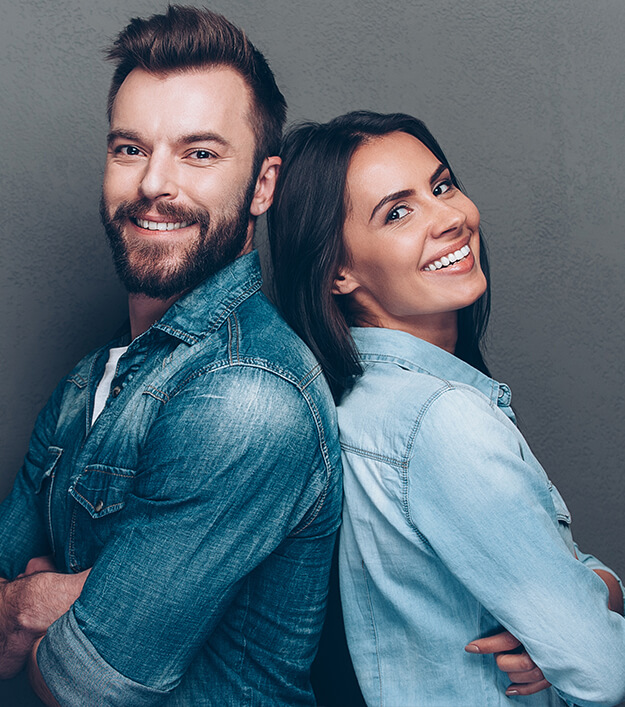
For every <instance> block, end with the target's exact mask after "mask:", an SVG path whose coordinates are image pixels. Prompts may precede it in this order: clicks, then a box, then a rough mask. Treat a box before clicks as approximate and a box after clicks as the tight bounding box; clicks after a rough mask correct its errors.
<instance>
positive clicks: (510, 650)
mask: <svg viewBox="0 0 625 707" xmlns="http://www.w3.org/2000/svg"><path fill="white" fill-rule="evenodd" d="M464 649H465V651H467V653H480V654H481V655H486V654H490V653H493V654H495V660H496V661H497V667H498V668H499V669H500V670H502V671H503V672H504V673H508V678H509V679H510V682H511V683H512V684H511V685H510V686H509V687H508V689H507V690H506V695H509V696H514V695H533V694H534V693H535V692H540V691H541V690H544V689H545V688H547V687H549V686H550V685H551V683H550V682H548V681H547V680H545V676H544V675H543V673H542V670H541V669H540V668H539V667H538V666H537V665H536V663H534V661H533V660H532V659H531V658H530V657H529V655H528V654H527V652H526V651H525V649H524V648H523V646H522V645H521V643H520V642H519V641H518V640H517V639H516V638H515V637H514V636H513V635H512V634H511V633H510V632H509V631H503V632H502V633H497V634H495V635H494V636H489V637H488V638H480V639H479V640H476V641H471V643H469V645H467V646H465V648H464Z"/></svg>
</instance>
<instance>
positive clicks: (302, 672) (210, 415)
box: [0, 7, 341, 707]
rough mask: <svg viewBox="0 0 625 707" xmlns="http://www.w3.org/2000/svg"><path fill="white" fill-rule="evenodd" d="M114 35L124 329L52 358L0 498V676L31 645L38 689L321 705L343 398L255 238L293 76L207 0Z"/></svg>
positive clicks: (112, 179) (126, 706) (107, 700)
mask: <svg viewBox="0 0 625 707" xmlns="http://www.w3.org/2000/svg"><path fill="white" fill-rule="evenodd" d="M110 58H111V59H113V60H114V61H115V62H116V65H117V69H116V72H115V75H114V78H113V82H112V87H111V92H110V101H109V118H110V132H109V137H108V155H107V160H106V168H105V175H104V189H103V197H102V204H101V214H102V220H103V223H104V226H105V229H106V232H107V235H108V238H109V241H110V244H111V248H112V251H113V257H114V260H115V265H116V268H117V272H118V274H119V276H120V277H121V279H122V281H123V283H124V284H125V286H126V288H127V289H128V292H129V315H130V330H129V332H128V334H127V335H125V336H124V337H122V338H121V339H118V340H116V341H114V342H111V343H109V344H107V345H106V346H105V347H102V348H101V349H98V350H97V351H95V352H94V353H92V354H90V355H89V356H87V357H86V358H85V359H84V360H83V361H81V362H80V363H79V364H78V366H77V367H76V368H75V369H74V370H73V371H72V373H70V375H68V376H67V377H66V378H65V379H64V380H63V381H61V383H60V384H59V386H58V387H57V389H56V391H55V392H54V393H53V395H52V397H51V399H50V401H49V402H48V404H47V405H46V407H45V408H44V410H43V411H42V413H41V414H40V416H39V418H38V421H37V424H36V427H35V430H34V433H33V436H32V438H31V443H30V447H29V450H28V454H27V456H26V460H25V464H24V467H23V468H22V470H21V472H20V474H19V475H18V478H17V480H16V482H15V486H14V489H13V491H12V493H11V495H10V496H9V498H8V499H7V500H6V501H5V502H4V504H3V505H2V506H1V507H0V575H2V577H4V578H6V579H4V580H2V583H1V584H0V677H9V676H11V675H13V674H15V673H16V672H17V671H18V670H20V669H21V668H22V666H23V665H24V664H25V663H26V662H27V661H29V656H30V662H29V665H30V675H31V681H32V682H33V685H34V686H35V689H36V690H37V692H38V694H39V695H40V696H41V697H42V699H44V701H45V702H46V703H47V704H52V705H54V704H62V705H80V706H81V707H82V706H84V705H88V704H93V705H95V704H97V705H111V706H114V705H120V706H123V707H132V706H133V705H151V704H162V703H163V702H164V703H166V704H171V705H174V704H175V705H220V706H221V705H244V704H249V705H251V704H254V705H265V704H267V705H269V704H271V705H289V706H292V705H300V704H301V705H305V704H313V703H314V697H313V694H312V690H311V687H310V681H309V668H310V664H311V662H312V659H313V657H314V655H315V651H316V644H317V640H318V637H319V633H320V630H321V624H322V620H323V613H324V609H325V600H326V593H327V582H328V572H329V565H330V557H331V554H332V548H333V544H334V537H335V533H336V530H337V527H338V524H339V513H340V502H341V498H340V494H341V489H340V474H339V471H340V461H339V460H340V453H339V448H338V442H337V437H336V431H335V417H334V406H333V403H332V398H331V396H330V394H329V391H328V389H327V387H326V385H325V382H324V379H323V375H322V374H321V371H320V368H319V366H318V365H317V364H316V362H315V360H314V359H313V357H312V355H311V354H310V353H309V351H308V350H307V349H306V348H305V347H304V345H303V344H302V343H301V342H300V341H299V340H298V339H297V338H296V336H295V335H294V334H293V333H292V332H291V331H290V330H289V329H288V328H287V326H286V325H285V324H284V323H283V321H282V320H281V319H280V318H279V317H278V315H277V314H276V312H275V311H274V309H273V308H272V307H271V305H270V304H269V303H268V302H267V301H266V300H265V299H264V297H263V295H262V294H261V293H260V286H261V276H260V270H259V263H258V256H257V254H256V253H255V252H254V251H253V249H252V237H253V233H254V222H255V219H256V217H257V216H259V215H260V214H262V213H263V212H265V211H266V210H267V208H268V207H269V205H270V204H271V200H272V196H273V190H274V184H275V180H276V176H277V172H278V168H279V164H280V159H279V158H278V157H277V156H276V154H277V151H278V147H279V140H280V132H281V129H282V125H283V123H284V119H285V111H286V106H285V103H284V99H283V97H282V95H281V93H280V91H279V90H278V88H277V86H276V84H275V81H274V77H273V74H272V73H271V70H270V69H269V67H268V66H267V64H266V62H265V60H264V58H263V56H262V55H261V54H260V53H259V52H258V51H257V50H256V49H255V48H254V47H253V46H252V45H251V44H250V42H249V41H248V40H247V38H246V37H245V35H244V34H243V33H242V32H241V31H240V30H238V29H237V28H236V27H234V26H233V25H231V24H230V23H229V22H228V21H227V20H225V19H224V18H223V17H221V16H219V15H215V14H213V13H211V12H208V11H199V10H195V9H191V8H181V7H170V8H169V9H168V11H167V13H166V14H164V15H157V16H154V17H151V18H150V19H148V20H143V19H135V20H133V21H132V22H131V23H130V25H129V26H128V27H127V28H126V29H125V30H124V31H123V32H122V33H121V34H120V36H119V37H118V39H117V41H116V42H115V44H114V46H113V48H112V49H111V51H110ZM49 556H51V558H50V557H49Z"/></svg>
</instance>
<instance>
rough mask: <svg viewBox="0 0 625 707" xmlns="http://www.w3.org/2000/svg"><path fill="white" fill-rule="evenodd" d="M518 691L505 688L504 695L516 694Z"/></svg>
mask: <svg viewBox="0 0 625 707" xmlns="http://www.w3.org/2000/svg"><path fill="white" fill-rule="evenodd" d="M518 694H519V691H518V690H514V689H512V690H506V695H518Z"/></svg>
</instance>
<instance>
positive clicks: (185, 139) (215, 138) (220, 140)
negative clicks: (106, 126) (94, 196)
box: [106, 129, 230, 147]
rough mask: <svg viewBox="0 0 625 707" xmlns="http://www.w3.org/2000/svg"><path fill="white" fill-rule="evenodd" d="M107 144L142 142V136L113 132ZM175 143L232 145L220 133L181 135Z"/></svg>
mask: <svg viewBox="0 0 625 707" xmlns="http://www.w3.org/2000/svg"><path fill="white" fill-rule="evenodd" d="M106 139H107V143H108V144H109V145H110V144H111V143H112V142H115V140H128V141H129V142H141V136H140V135H139V133H135V132H134V131H132V130H123V129H119V130H111V131H110V132H109V134H108V135H107V138H106ZM175 141H176V142H178V143H179V144H181V145H195V144H196V143H198V142H213V143H217V144H218V145H221V146H222V147H230V143H229V142H228V140H226V138H225V137H223V136H222V135H219V133H212V132H207V133H193V134H191V135H181V136H180V137H177V138H175Z"/></svg>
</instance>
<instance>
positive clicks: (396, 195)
mask: <svg viewBox="0 0 625 707" xmlns="http://www.w3.org/2000/svg"><path fill="white" fill-rule="evenodd" d="M414 193H415V191H414V189H402V190H401V191H394V192H393V193H392V194H387V195H386V196H385V197H383V198H382V199H380V201H378V203H377V204H376V205H375V206H374V207H373V211H372V212H371V216H370V217H369V223H371V221H372V220H373V217H374V216H375V215H376V213H377V212H378V211H379V210H380V209H381V208H382V207H383V206H384V204H388V202H389V201H395V200H396V199H405V198H406V197H407V196H414Z"/></svg>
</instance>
